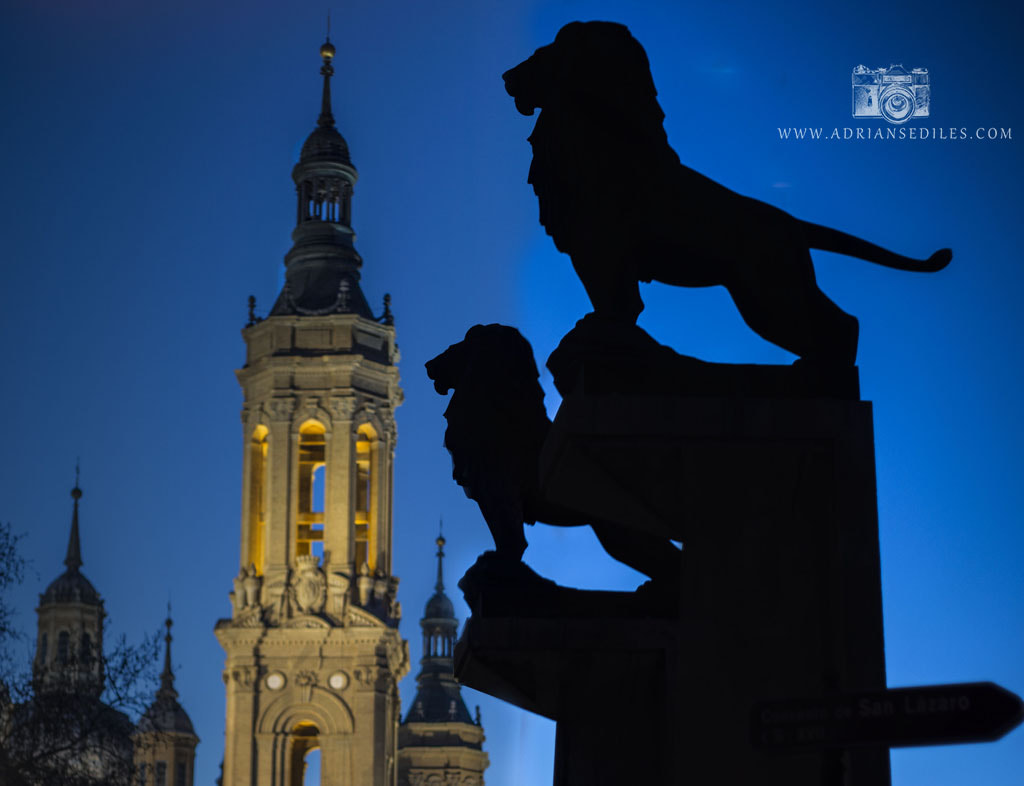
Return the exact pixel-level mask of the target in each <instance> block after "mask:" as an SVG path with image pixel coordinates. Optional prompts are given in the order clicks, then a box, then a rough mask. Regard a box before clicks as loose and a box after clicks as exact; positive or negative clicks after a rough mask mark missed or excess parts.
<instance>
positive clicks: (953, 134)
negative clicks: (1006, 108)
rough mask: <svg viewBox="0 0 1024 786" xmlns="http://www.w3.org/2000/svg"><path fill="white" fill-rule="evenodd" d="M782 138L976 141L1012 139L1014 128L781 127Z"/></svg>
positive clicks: (841, 140)
mask: <svg viewBox="0 0 1024 786" xmlns="http://www.w3.org/2000/svg"><path fill="white" fill-rule="evenodd" d="M779 139H792V140H796V141H800V140H810V141H825V142H829V141H839V142H843V141H848V140H857V139H865V140H873V139H878V140H887V139H918V140H937V141H959V140H961V139H970V140H976V141H984V142H988V141H999V140H1012V139H1013V129H1012V128H922V127H920V126H910V127H900V128H849V127H846V128H838V127H836V128H795V127H794V128H779Z"/></svg>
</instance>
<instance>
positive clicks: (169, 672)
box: [156, 601, 178, 699]
mask: <svg viewBox="0 0 1024 786" xmlns="http://www.w3.org/2000/svg"><path fill="white" fill-rule="evenodd" d="M173 624H174V622H173V621H172V620H171V602H170V601H167V619H166V620H164V625H165V626H166V627H167V634H166V635H165V636H164V670H163V671H162V672H161V673H160V690H158V691H157V694H156V695H157V698H158V699H162V698H167V697H170V698H172V699H176V698H177V697H178V692H177V691H176V690H175V689H174V670H173V669H172V668H171V638H172V637H171V626H172V625H173Z"/></svg>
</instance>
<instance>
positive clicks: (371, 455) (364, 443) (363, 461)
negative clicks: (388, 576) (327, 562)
mask: <svg viewBox="0 0 1024 786" xmlns="http://www.w3.org/2000/svg"><path fill="white" fill-rule="evenodd" d="M376 444H377V432H376V431H374V430H373V426H371V425H370V424H369V423H364V424H363V425H361V426H360V427H359V428H358V429H357V430H356V462H355V463H356V488H355V522H354V524H355V527H354V537H353V541H354V543H355V562H356V571H357V572H358V571H359V570H360V569H361V568H362V567H363V565H366V567H367V568H369V569H370V571H373V570H374V569H375V568H376V567H377V564H376V563H377V555H376V553H375V547H376V540H377V538H376V532H375V531H374V529H375V527H376V524H377V521H376V519H377V516H376V510H375V508H376V502H377V500H376V494H375V492H374V489H373V484H374V482H375V480H376V479H375V478H374V476H373V475H374V469H375V464H376V461H377V456H376Z"/></svg>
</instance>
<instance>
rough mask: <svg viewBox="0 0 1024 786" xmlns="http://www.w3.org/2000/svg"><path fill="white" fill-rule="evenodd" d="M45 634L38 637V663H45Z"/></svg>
mask: <svg viewBox="0 0 1024 786" xmlns="http://www.w3.org/2000/svg"><path fill="white" fill-rule="evenodd" d="M46 643H47V642H46V634H45V633H44V634H43V635H42V636H40V637H39V662H40V663H46Z"/></svg>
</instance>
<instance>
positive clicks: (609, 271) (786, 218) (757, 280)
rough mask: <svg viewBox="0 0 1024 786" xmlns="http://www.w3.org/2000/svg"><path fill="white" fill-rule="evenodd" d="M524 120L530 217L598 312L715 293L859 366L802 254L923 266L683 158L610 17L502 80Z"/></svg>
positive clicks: (639, 62) (753, 317) (797, 350)
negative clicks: (676, 293)
mask: <svg viewBox="0 0 1024 786" xmlns="http://www.w3.org/2000/svg"><path fill="white" fill-rule="evenodd" d="M503 78H504V80H505V87H506V90H507V91H508V93H509V94H510V95H511V96H512V97H513V98H514V99H515V105H516V108H517V109H518V110H519V111H520V112H521V113H522V114H524V115H532V114H533V113H534V111H535V110H536V109H538V108H539V109H540V110H541V111H540V115H539V116H538V118H537V122H536V125H535V126H534V129H533V133H532V135H531V136H530V138H529V141H530V143H531V145H532V146H533V162H532V164H531V165H530V174H529V178H528V182H529V183H530V184H532V185H533V189H534V192H535V193H536V195H537V199H538V202H539V204H540V223H541V224H542V225H543V226H544V228H545V230H546V231H547V233H548V234H549V235H550V236H551V238H552V239H553V240H554V243H555V246H556V248H558V250H559V251H561V252H563V253H566V254H568V255H569V256H570V258H571V259H572V264H573V267H574V269H575V270H576V273H577V275H578V276H579V278H580V280H581V281H582V282H583V286H584V288H585V289H586V291H587V295H588V296H589V298H590V301H591V303H592V304H593V307H594V314H595V316H597V317H602V318H607V319H612V320H618V321H625V322H628V323H630V324H633V323H635V322H636V319H637V317H638V316H639V314H640V312H641V311H642V310H643V301H642V300H641V299H640V292H639V286H638V282H640V281H643V282H650V281H659V282H662V283H665V284H672V285H676V286H686V287H705V286H714V285H721V286H724V287H725V288H726V289H727V290H728V292H729V294H730V295H731V296H732V299H733V301H734V302H735V304H736V307H737V309H738V310H739V312H740V315H741V316H742V317H743V319H744V321H745V322H746V323H747V325H748V326H749V327H750V328H751V329H753V330H754V331H755V332H756V333H757V334H758V335H760V336H761V337H762V338H764V339H767V340H768V341H770V342H772V343H774V344H777V345H778V346H780V347H783V348H784V349H787V350H789V351H790V352H792V353H794V354H796V355H798V356H799V357H800V358H802V359H804V360H807V361H814V362H819V363H828V364H835V365H847V364H853V363H855V362H856V356H857V336H858V324H857V320H856V318H855V317H853V316H851V315H850V314H847V313H846V312H844V311H843V310H842V309H840V308H839V306H837V305H836V304H835V303H833V302H832V301H831V300H830V299H829V298H828V297H827V296H826V295H825V293H823V292H822V291H821V290H820V289H819V288H818V285H817V283H816V281H815V276H814V266H813V264H812V261H811V256H810V251H809V250H810V249H811V248H817V249H823V250H827V251H834V252H837V253H839V254H845V255H847V256H853V257H858V258H860V259H864V260H867V261H870V262H874V263H876V264H879V265H885V266H887V267H892V268H896V269H899V270H908V271H917V272H934V271H937V270H941V269H942V268H944V267H945V266H946V265H947V264H949V261H950V260H951V259H952V258H953V253H952V251H950V250H949V249H941V250H939V251H936V252H935V253H934V254H932V255H931V256H930V257H928V258H927V259H924V260H918V259H912V258H910V257H905V256H901V255H899V254H895V253H893V252H891V251H888V250H886V249H884V248H881V247H880V246H877V245H874V244H873V243H869V242H867V241H866V240H862V239H860V238H857V237H854V236H853V235H848V234H846V233H844V232H840V231H838V230H835V229H830V228H829V227H825V226H820V225H818V224H812V223H809V222H807V221H801V220H800V219H797V218H794V217H793V216H791V215H789V214H788V213H786V212H784V211H782V210H780V209H778V208H776V207H773V206H772V205H769V204H767V203H765V202H760V201H758V200H756V199H751V198H749V197H744V196H741V195H740V194H737V193H735V192H733V191H730V190H729V189H728V188H725V187H724V186H722V185H720V184H718V183H716V182H715V181H713V180H711V179H710V178H708V177H705V176H704V175H701V174H700V173H698V172H696V171H694V170H692V169H690V168H688V167H686V166H684V165H683V164H682V163H680V160H679V156H678V155H677V154H676V153H675V151H674V150H673V149H672V148H671V147H670V146H669V144H668V138H667V136H666V134H665V131H664V128H663V127H662V121H663V120H664V113H663V112H662V110H661V107H660V106H659V104H658V101H657V91H656V90H655V87H654V80H653V79H652V77H651V72H650V66H649V64H648V61H647V55H646V53H645V52H644V50H643V47H642V46H641V45H640V44H639V42H637V41H636V39H634V38H633V36H632V35H631V34H630V32H629V30H628V29H627V28H626V27H624V26H623V25H620V24H615V23H612V22H571V23H570V24H567V25H566V26H565V27H563V28H562V29H561V30H560V31H559V32H558V35H557V36H556V37H555V40H554V42H553V43H552V44H549V45H548V46H544V47H541V48H540V49H538V50H537V51H536V52H535V53H534V54H533V55H532V56H531V57H530V58H529V59H528V60H526V61H524V62H522V63H520V64H519V65H517V66H516V67H515V68H512V69H511V70H509V71H507V72H505V74H504V77H503Z"/></svg>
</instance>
